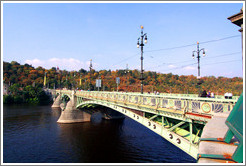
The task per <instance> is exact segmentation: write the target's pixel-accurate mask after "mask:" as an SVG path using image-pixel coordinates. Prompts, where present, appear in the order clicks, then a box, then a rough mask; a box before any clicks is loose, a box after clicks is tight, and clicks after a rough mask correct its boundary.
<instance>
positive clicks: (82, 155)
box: [3, 105, 196, 163]
mask: <svg viewBox="0 0 246 166" xmlns="http://www.w3.org/2000/svg"><path fill="white" fill-rule="evenodd" d="M59 116H60V110H57V109H51V107H50V106H6V105H4V107H3V162H4V163H191V162H196V161H195V160H194V159H193V158H191V157H190V156H189V155H187V154H186V153H184V152H183V151H181V150H180V149H178V148H176V147H175V146H173V145H172V144H170V143H169V142H168V141H166V140H165V139H164V138H162V137H160V136H158V135H157V134H155V133H154V132H152V131H150V130H149V129H147V128H146V127H144V126H142V125H140V124H139V123H137V122H135V121H133V120H131V119H130V118H127V117H126V118H125V119H124V120H101V119H100V118H99V117H98V116H94V117H93V118H92V121H91V122H85V123H75V124H59V123H57V122H56V121H57V119H58V118H59Z"/></svg>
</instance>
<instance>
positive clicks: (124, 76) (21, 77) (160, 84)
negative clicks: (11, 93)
mask: <svg viewBox="0 0 246 166" xmlns="http://www.w3.org/2000/svg"><path fill="white" fill-rule="evenodd" d="M45 73H46V87H49V88H52V89H53V88H68V89H71V88H76V89H77V88H78V89H85V90H87V89H88V88H89V85H90V82H91V89H92V90H93V89H94V90H97V88H96V87H95V86H96V79H99V77H100V79H101V80H102V88H101V90H105V91H116V90H117V89H116V87H117V85H116V77H120V84H119V87H118V89H119V91H128V92H130V91H133V92H138V91H140V80H139V78H140V71H139V70H128V72H126V71H125V70H116V71H111V70H100V71H95V70H92V71H91V73H90V72H89V71H87V70H85V69H80V70H79V71H71V72H69V71H66V70H58V69H57V68H55V67H52V68H51V69H45V68H42V67H37V68H34V67H33V66H31V65H29V64H24V65H20V64H19V63H18V62H16V61H12V62H11V63H9V62H3V81H4V83H6V84H8V85H13V84H18V85H19V86H20V87H26V86H28V85H32V86H38V87H43V84H44V75H45ZM144 78H145V79H144V82H143V83H144V91H145V92H153V91H159V92H160V93H192V94H197V93H198V92H199V86H198V85H197V83H198V80H197V78H196V77H195V76H193V75H189V76H184V75H181V76H179V75H173V74H172V73H168V74H161V73H156V72H154V71H146V72H144ZM201 81H202V84H201V90H204V89H205V90H207V91H211V92H214V93H215V94H218V95H223V94H224V93H226V92H231V93H232V94H233V95H237V96H239V95H240V94H241V93H242V91H243V78H241V77H234V78H227V77H214V76H209V77H202V78H201Z"/></svg>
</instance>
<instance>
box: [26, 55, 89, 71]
mask: <svg viewBox="0 0 246 166" xmlns="http://www.w3.org/2000/svg"><path fill="white" fill-rule="evenodd" d="M25 63H27V64H30V65H32V66H34V67H38V66H42V67H44V68H46V69H50V68H52V67H57V66H58V67H59V68H60V69H62V70H64V69H65V70H68V71H72V70H76V71H78V70H80V69H81V68H84V69H86V70H87V68H88V67H87V65H86V63H84V62H82V61H80V60H78V59H74V58H50V59H48V60H40V59H32V60H29V59H28V60H26V61H25Z"/></svg>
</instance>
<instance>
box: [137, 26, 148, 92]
mask: <svg viewBox="0 0 246 166" xmlns="http://www.w3.org/2000/svg"><path fill="white" fill-rule="evenodd" d="M143 28H144V27H143V26H142V25H141V36H140V38H138V43H137V48H139V46H141V58H140V59H141V78H140V80H141V94H143V80H144V78H143V46H144V44H143V38H144V37H145V38H144V42H145V44H146V43H147V33H145V34H143ZM139 39H141V43H140V45H139Z"/></svg>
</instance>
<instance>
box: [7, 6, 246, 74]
mask: <svg viewBox="0 0 246 166" xmlns="http://www.w3.org/2000/svg"><path fill="white" fill-rule="evenodd" d="M242 7H243V3H228V2H227V3H4V4H3V61H7V62H11V61H13V60H14V61H18V62H19V63H21V64H25V63H29V64H31V65H33V66H35V67H38V66H42V67H45V68H47V69H50V68H51V67H56V66H59V68H60V69H66V70H69V71H71V70H79V69H80V68H84V69H86V70H89V61H90V59H92V62H93V68H94V69H95V70H102V69H107V70H108V69H111V70H116V69H125V68H126V64H128V67H129V69H139V70H140V49H139V48H137V47H136V46H137V39H138V37H139V36H140V32H141V29H140V25H143V26H144V33H147V36H148V43H147V44H146V45H145V46H144V69H145V70H146V71H148V70H150V71H156V72H160V73H170V72H171V73H173V74H178V75H191V74H193V75H195V76H197V64H196V63H197V59H192V51H194V50H196V42H197V41H199V42H200V43H201V44H200V48H205V50H206V56H205V57H201V76H216V77H218V76H224V77H235V76H237V77H242V76H243V72H242V48H241V47H242V45H241V35H240V32H238V30H239V29H240V28H239V27H237V26H236V25H234V24H232V23H231V22H230V21H229V20H228V19H227V18H228V17H229V16H232V15H234V14H236V13H238V12H239V11H240V9H241V8H242ZM227 37H229V38H228V39H225V38H227ZM223 39H224V40H223ZM187 45H189V46H187ZM179 46H182V47H181V48H176V49H175V47H179ZM183 46H184V47H183Z"/></svg>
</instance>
